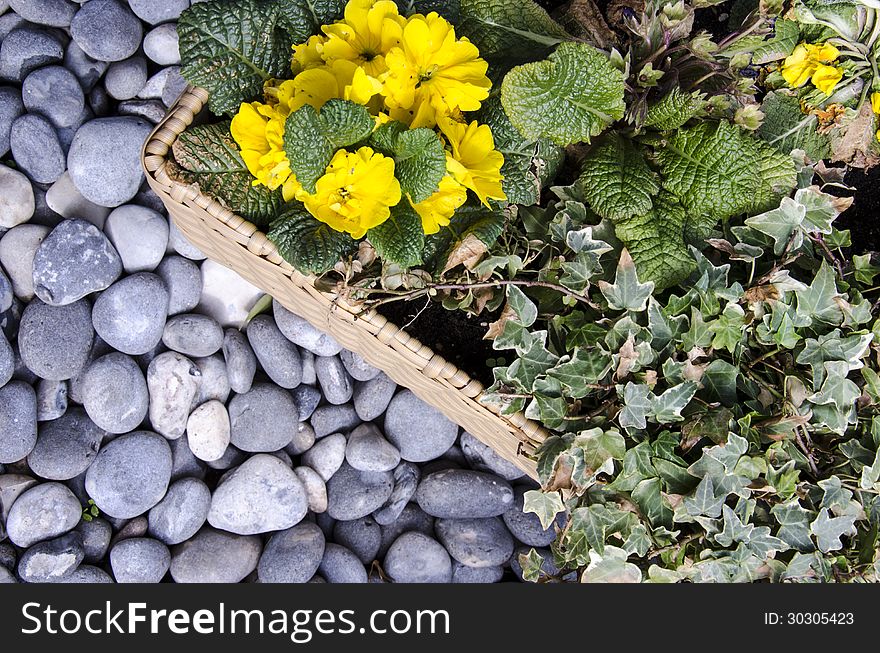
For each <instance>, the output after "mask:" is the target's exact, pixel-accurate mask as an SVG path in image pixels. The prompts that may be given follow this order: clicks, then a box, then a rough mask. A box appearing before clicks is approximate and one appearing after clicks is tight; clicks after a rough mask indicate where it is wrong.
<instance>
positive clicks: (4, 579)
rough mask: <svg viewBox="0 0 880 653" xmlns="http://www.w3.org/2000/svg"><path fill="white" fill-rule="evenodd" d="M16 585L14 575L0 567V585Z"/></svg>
mask: <svg viewBox="0 0 880 653" xmlns="http://www.w3.org/2000/svg"><path fill="white" fill-rule="evenodd" d="M16 583H18V581H17V580H16V579H15V575H14V574H13V573H12V572H11V571H9V570H8V569H7V568H6V567H3V566H2V565H0V585H14V584H16Z"/></svg>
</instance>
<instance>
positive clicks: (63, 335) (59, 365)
mask: <svg viewBox="0 0 880 653" xmlns="http://www.w3.org/2000/svg"><path fill="white" fill-rule="evenodd" d="M90 314H91V310H90V307H89V303H88V301H87V300H85V299H80V300H79V301H76V302H73V303H72V304H67V305H66V306H49V305H48V304H44V303H43V302H42V301H41V300H39V299H34V300H33V301H32V302H31V303H30V304H28V306H27V308H25V309H24V313H23V314H22V316H21V324H20V325H19V332H18V349H19V352H20V353H21V358H22V361H24V364H25V365H27V367H28V369H29V370H31V371H32V372H33V373H34V374H36V375H37V376H39V377H40V378H42V379H50V380H53V381H64V380H66V379H71V378H73V377H74V376H76V375H77V374H79V373H80V372H81V371H82V370H83V369H84V368H85V366H86V363H87V362H88V360H89V352H90V351H91V348H92V340H93V338H94V335H95V332H94V329H92V321H91V315H90Z"/></svg>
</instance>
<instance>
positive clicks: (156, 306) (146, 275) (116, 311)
mask: <svg viewBox="0 0 880 653" xmlns="http://www.w3.org/2000/svg"><path fill="white" fill-rule="evenodd" d="M167 314H168V291H167V290H166V289H165V284H164V283H163V282H162V279H160V278H159V277H158V276H156V275H155V274H152V273H150V272H138V273H136V274H132V275H131V276H128V277H125V278H123V279H120V280H119V281H117V282H116V283H114V284H113V285H112V286H110V287H109V288H108V289H107V290H105V291H104V292H103V293H101V295H100V296H99V297H98V298H97V300H95V306H94V308H93V309H92V321H93V322H94V325H95V331H97V332H98V335H100V336H101V338H103V339H104V340H105V341H106V342H107V343H108V344H109V345H110V346H111V347H113V349H116V350H118V351H121V352H123V353H125V354H129V355H131V356H139V355H141V354H146V353H147V352H148V351H150V350H152V349H153V348H154V347H156V345H158V344H159V342H160V341H161V340H162V330H163V329H164V327H165V318H166V317H167Z"/></svg>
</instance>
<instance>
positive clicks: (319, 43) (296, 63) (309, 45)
mask: <svg viewBox="0 0 880 653" xmlns="http://www.w3.org/2000/svg"><path fill="white" fill-rule="evenodd" d="M326 42H327V39H325V38H324V37H323V36H320V35H315V36H310V37H309V40H308V41H306V42H305V43H300V44H298V45H294V46H293V61H292V63H291V68H292V69H293V72H295V73H298V72H301V71H303V70H308V69H309V68H314V67H316V66H323V65H324V45H325V43H326Z"/></svg>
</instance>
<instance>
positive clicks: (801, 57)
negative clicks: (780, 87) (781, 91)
mask: <svg viewBox="0 0 880 653" xmlns="http://www.w3.org/2000/svg"><path fill="white" fill-rule="evenodd" d="M838 56H840V51H839V50H838V49H837V48H835V47H834V46H833V45H831V44H830V43H822V44H821V45H812V44H810V43H801V44H800V45H798V46H797V47H796V48H795V49H794V52H792V53H791V54H790V55H789V56H788V57H786V58H785V61H784V62H783V63H782V78H783V79H784V80H785V81H786V83H787V84H788V85H789V86H791V87H793V88H798V87H800V86H803V85H804V84H806V83H807V81H808V80H810V79H812V81H813V84H814V85H815V86H816V88H818V89H819V90H820V91H822V92H823V93H825V94H826V95H831V92H832V91H833V90H834V87H835V86H836V85H837V82H839V81H840V79H841V77H843V71H842V70H841V69H840V68H837V67H834V66H829V65H826V64H830V63H831V62H833V61H835V60H836V59H837V57H838Z"/></svg>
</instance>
